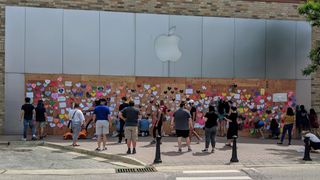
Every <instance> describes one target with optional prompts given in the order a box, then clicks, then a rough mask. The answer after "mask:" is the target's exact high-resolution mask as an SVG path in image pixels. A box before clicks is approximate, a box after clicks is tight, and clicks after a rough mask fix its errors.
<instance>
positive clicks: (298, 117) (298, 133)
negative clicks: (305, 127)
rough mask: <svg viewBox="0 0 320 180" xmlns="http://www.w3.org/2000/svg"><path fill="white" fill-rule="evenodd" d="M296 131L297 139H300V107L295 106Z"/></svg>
mask: <svg viewBox="0 0 320 180" xmlns="http://www.w3.org/2000/svg"><path fill="white" fill-rule="evenodd" d="M295 123H296V131H297V138H301V132H302V119H301V115H300V106H299V105H296V122H295Z"/></svg>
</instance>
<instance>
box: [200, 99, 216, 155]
mask: <svg viewBox="0 0 320 180" xmlns="http://www.w3.org/2000/svg"><path fill="white" fill-rule="evenodd" d="M204 117H205V121H206V123H205V126H204V127H205V136H206V147H205V149H204V150H202V152H208V148H209V144H210V142H211V146H212V150H211V152H212V153H213V152H214V148H215V146H216V134H217V125H218V123H217V119H218V115H217V114H216V113H215V111H214V107H213V106H212V105H210V106H209V112H207V113H206V115H205V116H204Z"/></svg>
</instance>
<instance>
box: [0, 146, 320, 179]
mask: <svg viewBox="0 0 320 180" xmlns="http://www.w3.org/2000/svg"><path fill="white" fill-rule="evenodd" d="M0 162H1V163H0V179H1V180H20V179H21V180H38V179H39V180H47V179H48V180H57V178H58V179H66V180H69V179H70V180H90V179H94V180H96V179H97V180H99V179H101V180H102V179H103V180H105V179H111V180H113V179H115V180H127V179H130V180H143V179H154V180H233V179H240V180H241V179H254V180H260V179H261V180H270V179H272V180H287V179H288V180H318V179H320V178H319V177H320V171H319V169H320V164H305V165H304V164H299V165H298V164H292V165H290V164H289V165H282V166H278V167H275V166H277V165H275V166H274V167H270V166H269V167H266V166H246V167H244V166H229V165H222V166H219V167H218V166H211V167H206V166H203V167H202V166H193V167H191V168H190V166H189V167H186V166H180V167H178V166H174V167H172V168H171V167H169V168H168V167H167V168H163V169H161V168H158V170H159V171H158V172H153V173H118V174H116V173H115V171H114V169H115V168H119V167H121V165H117V164H116V162H110V161H107V160H105V159H102V158H97V157H91V156H87V155H83V154H79V153H74V152H66V151H61V150H57V149H52V148H48V147H42V146H37V147H10V146H9V147H6V146H0Z"/></svg>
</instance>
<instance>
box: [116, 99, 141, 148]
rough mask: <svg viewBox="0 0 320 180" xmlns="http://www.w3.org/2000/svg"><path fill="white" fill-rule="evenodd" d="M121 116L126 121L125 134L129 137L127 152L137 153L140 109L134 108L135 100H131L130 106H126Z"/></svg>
mask: <svg viewBox="0 0 320 180" xmlns="http://www.w3.org/2000/svg"><path fill="white" fill-rule="evenodd" d="M119 117H120V118H121V119H124V120H125V122H126V127H125V130H124V135H125V137H126V139H127V146H128V150H127V154H131V147H132V154H136V153H137V151H136V145H137V140H138V118H139V110H138V109H136V108H134V102H133V101H130V102H129V106H128V107H126V108H124V109H123V110H122V111H121V112H120V113H119Z"/></svg>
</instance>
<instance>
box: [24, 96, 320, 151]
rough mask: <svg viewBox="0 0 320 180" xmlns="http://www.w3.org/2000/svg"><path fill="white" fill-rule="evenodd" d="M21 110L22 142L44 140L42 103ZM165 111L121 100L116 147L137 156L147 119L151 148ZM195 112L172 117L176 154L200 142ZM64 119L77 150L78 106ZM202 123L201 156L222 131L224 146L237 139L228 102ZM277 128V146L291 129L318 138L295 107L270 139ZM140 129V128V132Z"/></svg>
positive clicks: (100, 111) (102, 133) (313, 118)
mask: <svg viewBox="0 0 320 180" xmlns="http://www.w3.org/2000/svg"><path fill="white" fill-rule="evenodd" d="M106 104H107V100H106V99H100V100H98V101H96V102H95V106H94V107H93V109H92V111H93V117H92V118H93V121H94V124H95V135H96V136H97V148H96V149H95V150H96V151H104V150H107V147H106V142H107V135H108V134H109V129H110V127H111V125H112V122H111V121H112V118H111V116H110V114H111V113H110V109H109V108H108V107H107V105H106ZM21 110H22V111H21V119H22V120H23V124H24V132H23V139H24V140H25V139H26V137H27V129H28V126H29V127H30V128H31V129H32V140H35V139H37V136H36V132H38V137H39V139H43V137H44V136H45V134H44V128H45V127H46V121H47V113H46V109H45V107H44V103H43V101H42V100H39V101H38V104H37V107H36V108H34V106H33V105H32V104H31V103H30V98H25V104H24V105H23V106H22V108H21ZM169 111H170V110H168V108H167V107H166V105H165V103H164V101H160V103H156V102H153V101H150V105H149V106H148V108H147V109H146V111H145V112H140V110H139V109H138V108H136V107H135V104H134V101H131V100H130V101H128V99H127V98H126V97H122V103H121V105H120V106H119V112H118V118H117V119H118V120H119V135H118V138H119V139H118V143H122V141H123V139H124V138H125V141H126V144H127V147H128V150H127V153H128V154H131V153H132V154H135V153H136V152H137V151H136V144H137V140H138V134H139V133H138V129H139V128H138V127H140V132H142V133H143V134H149V124H148V123H142V121H140V122H139V119H143V120H145V122H148V119H151V120H152V135H153V140H152V141H151V144H154V143H155V142H156V137H161V136H162V134H163V133H162V131H163V122H164V121H166V118H167V117H168V116H167V113H168V112H169ZM197 112H198V111H197V108H196V106H195V105H194V101H193V100H188V101H182V102H181V104H180V108H179V109H178V110H177V111H176V112H174V113H173V116H172V119H171V121H170V122H171V128H172V129H174V130H175V134H176V136H177V137H178V151H179V152H182V145H181V144H182V138H185V140H186V144H187V147H188V151H192V150H191V147H190V142H191V138H192V136H195V137H196V138H197V142H198V143H199V142H200V141H201V140H202V138H201V137H200V136H199V134H198V133H197V132H196V131H195V122H196V119H197ZM68 117H69V120H70V121H71V122H72V123H71V127H72V131H73V143H72V146H79V144H78V143H77V142H78V135H79V132H80V131H81V129H82V128H83V127H84V125H85V117H84V114H83V112H82V111H81V109H80V107H79V104H77V103H75V104H74V107H73V108H72V110H70V111H69V116H68ZM140 117H142V118H140ZM33 119H35V122H36V124H34V121H33ZM203 119H204V127H203V129H204V132H205V148H204V149H203V152H208V151H209V146H210V143H211V147H212V149H211V152H214V149H215V144H216V136H217V135H220V136H224V135H225V131H226V136H227V141H226V144H225V145H226V146H231V143H232V139H233V137H234V136H238V129H239V127H238V126H239V123H238V120H239V114H238V112H237V107H236V106H235V105H233V103H232V102H227V101H222V100H220V101H219V102H218V104H217V105H214V104H210V105H209V107H208V112H206V113H205V114H204V116H203ZM226 124H228V126H227V127H228V128H226ZM280 124H281V125H280ZM35 125H36V126H35ZM257 126H258V123H257ZM280 126H282V129H283V131H282V135H281V139H280V141H279V142H278V144H283V141H284V137H285V135H286V133H288V138H289V142H288V144H289V145H290V144H291V139H292V132H293V130H294V129H297V131H298V133H299V134H302V131H305V130H309V131H310V132H312V133H313V134H315V136H318V137H319V123H318V118H317V115H316V113H315V110H314V109H310V113H309V114H308V113H307V111H306V110H305V108H304V106H303V105H301V106H299V108H297V110H296V112H294V110H293V109H292V108H291V107H288V109H287V112H286V113H285V114H284V115H283V116H282V118H281V121H280V122H279V121H278V120H276V119H274V118H273V119H272V121H271V124H270V129H271V131H272V136H279V135H280V130H279V129H280ZM141 127H143V128H142V129H141ZM36 128H39V129H40V130H39V131H36ZM258 128H259V127H258ZM226 129H227V130H226Z"/></svg>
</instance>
